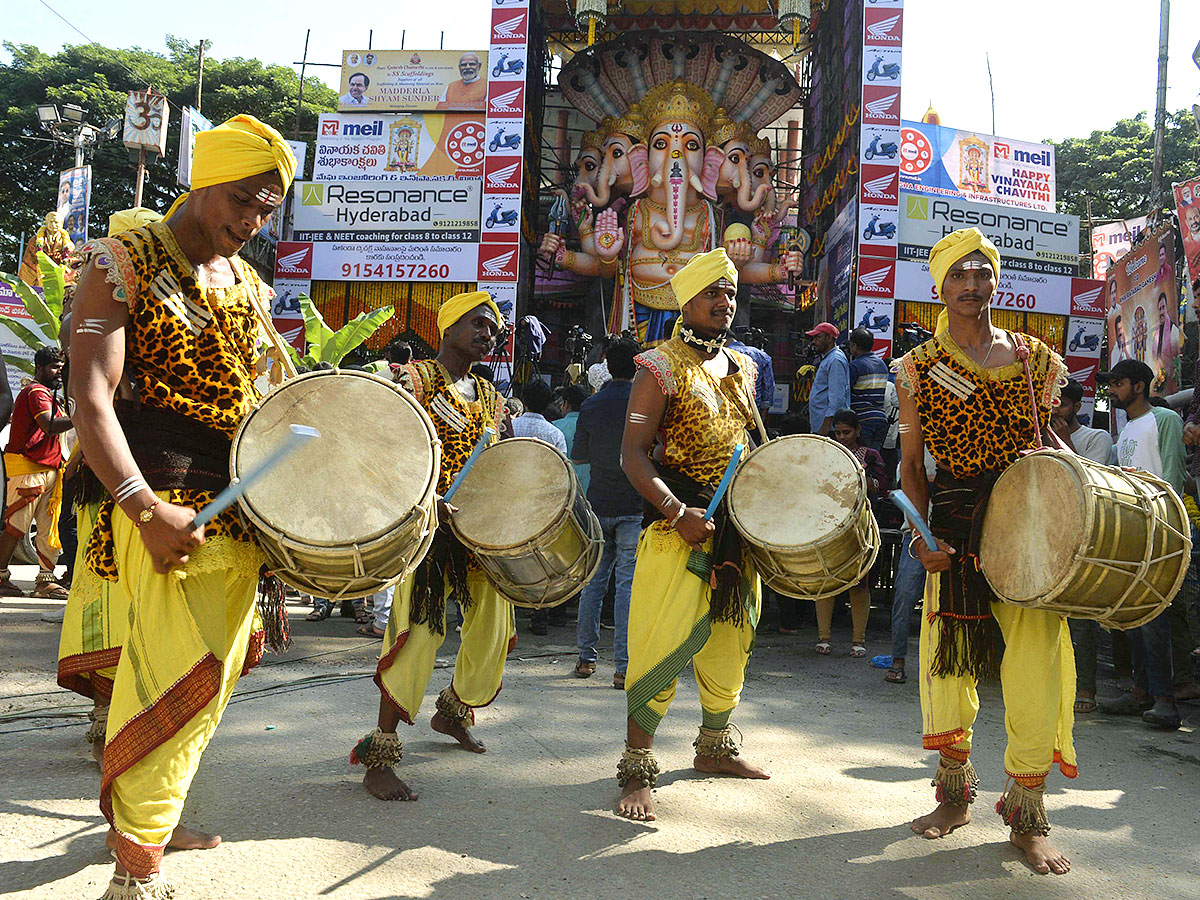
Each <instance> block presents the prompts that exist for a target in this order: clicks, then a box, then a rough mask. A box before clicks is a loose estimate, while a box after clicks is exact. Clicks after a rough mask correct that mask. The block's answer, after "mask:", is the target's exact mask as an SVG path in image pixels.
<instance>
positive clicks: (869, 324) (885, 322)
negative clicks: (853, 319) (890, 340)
mask: <svg viewBox="0 0 1200 900" xmlns="http://www.w3.org/2000/svg"><path fill="white" fill-rule="evenodd" d="M858 327H859V328H865V329H867V330H868V331H880V332H886V331H887V330H888V329H889V328H891V327H892V317H891V316H877V315H874V314H873V313H872V312H871V310H869V309H868V310H867V311H866V312H865V313H863V317H862V319H861V320H860V321H859V323H858Z"/></svg>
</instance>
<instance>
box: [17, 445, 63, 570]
mask: <svg viewBox="0 0 1200 900" xmlns="http://www.w3.org/2000/svg"><path fill="white" fill-rule="evenodd" d="M4 470H5V474H6V475H7V477H8V489H7V492H6V494H5V506H4V527H5V529H6V530H7V532H8V533H9V535H11V536H12V537H14V538H16V539H17V540H20V539H21V538H23V537H25V535H26V534H28V533H29V527H30V526H31V525H33V523H34V522H37V527H38V528H37V534H36V535H35V536H34V540H33V545H34V549H35V550H36V551H37V557H38V567H39V568H40V569H41V574H40V575H39V576H38V581H39V583H40V582H42V581H46V580H48V579H49V578H52V577H53V573H54V566H55V564H56V563H57V562H58V555H59V554H60V553H61V552H62V544H61V543H59V540H58V517H59V515H60V514H61V511H62V471H61V469H58V468H54V467H52V466H43V465H39V464H38V463H35V462H30V461H29V460H27V459H26V458H25V457H23V456H20V455H19V454H16V453H5V454H4Z"/></svg>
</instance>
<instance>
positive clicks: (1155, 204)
mask: <svg viewBox="0 0 1200 900" xmlns="http://www.w3.org/2000/svg"><path fill="white" fill-rule="evenodd" d="M1170 22H1171V0H1162V6H1161V7H1160V9H1159V13H1158V97H1157V103H1156V106H1155V108H1154V172H1153V174H1152V175H1151V176H1150V216H1151V217H1152V218H1154V219H1157V218H1158V215H1159V213H1161V212H1162V178H1163V163H1164V160H1163V156H1164V147H1163V145H1164V143H1165V141H1166V132H1167V31H1168V29H1169V26H1170Z"/></svg>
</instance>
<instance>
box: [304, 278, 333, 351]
mask: <svg viewBox="0 0 1200 900" xmlns="http://www.w3.org/2000/svg"><path fill="white" fill-rule="evenodd" d="M297 299H298V300H299V301H300V312H301V313H303V315H304V343H305V345H306V346H307V347H308V355H309V356H314V357H315V356H318V355H319V353H320V349H321V348H322V347H324V346H325V343H326V341H328V340H329V339H330V338H331V337H333V329H331V328H330V327H329V326H328V325H326V324H325V318H324V317H323V316H322V315H321V311H320V310H319V309H317V307H316V305H315V304H314V303H313V302H312V299H311V298H310V297H309V296H308V294H304V293H302V294H301V295H300V296H299V297H298V298H297Z"/></svg>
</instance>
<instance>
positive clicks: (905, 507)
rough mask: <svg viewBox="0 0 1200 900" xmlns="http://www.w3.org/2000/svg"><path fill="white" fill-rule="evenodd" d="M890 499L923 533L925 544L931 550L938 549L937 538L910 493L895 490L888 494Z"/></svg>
mask: <svg viewBox="0 0 1200 900" xmlns="http://www.w3.org/2000/svg"><path fill="white" fill-rule="evenodd" d="M888 499H889V500H891V501H892V502H893V503H895V504H896V506H898V507H900V512H902V513H904V515H906V516H907V517H908V521H909V522H911V523H912V525H913V527H914V528H916V529H917V531H919V532H920V533H921V537H923V538H924V539H925V546H926V547H928V548H929V549H930V550H936V549H937V546H938V543H937V538H935V537H934V536H933V532H932V531H931V530H930V528H929V526H928V525H927V524H925V518H924V517H923V516H922V515H921V514H920V513H919V512H917V508H916V506H914V505H913V502H912V501H911V500H909V499H908V495H907V494H906V493H904V491H901V490H895V491H892V492H891V493H889V494H888Z"/></svg>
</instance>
